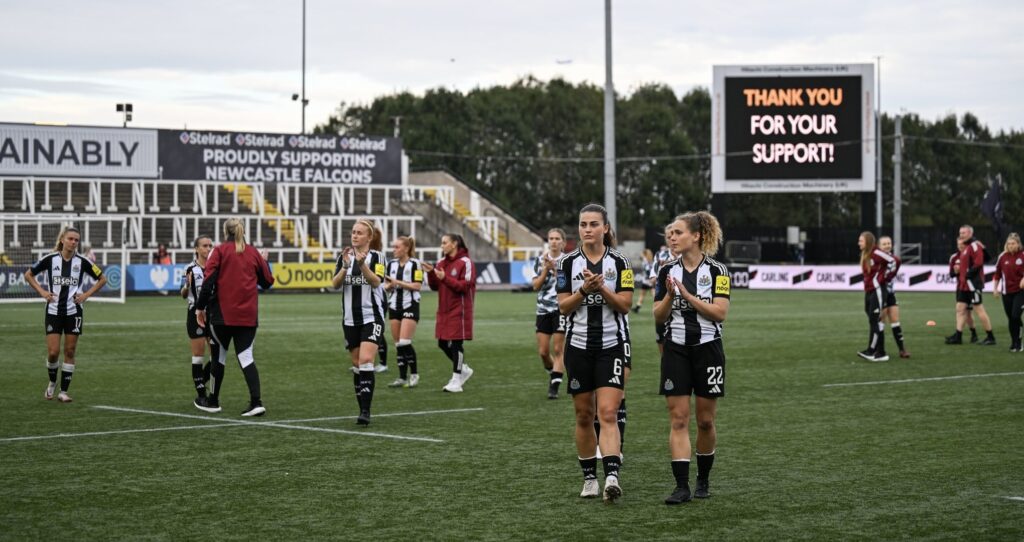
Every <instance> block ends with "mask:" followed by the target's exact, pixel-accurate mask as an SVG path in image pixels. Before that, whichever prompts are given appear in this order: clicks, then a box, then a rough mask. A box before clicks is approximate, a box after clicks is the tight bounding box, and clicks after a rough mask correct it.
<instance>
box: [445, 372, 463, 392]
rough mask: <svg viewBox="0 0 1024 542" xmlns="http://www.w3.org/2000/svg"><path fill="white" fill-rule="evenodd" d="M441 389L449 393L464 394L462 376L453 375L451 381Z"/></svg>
mask: <svg viewBox="0 0 1024 542" xmlns="http://www.w3.org/2000/svg"><path fill="white" fill-rule="evenodd" d="M441 389H442V390H443V391H446V392H448V393H462V376H461V375H459V374H458V373H452V378H451V380H449V381H448V383H447V384H445V385H444V387H443V388H441Z"/></svg>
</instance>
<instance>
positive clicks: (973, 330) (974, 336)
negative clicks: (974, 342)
mask: <svg viewBox="0 0 1024 542" xmlns="http://www.w3.org/2000/svg"><path fill="white" fill-rule="evenodd" d="M959 334H960V333H959V332H957V335H959ZM971 338H972V339H977V338H978V330H977V329H975V328H973V327H972V328H971Z"/></svg>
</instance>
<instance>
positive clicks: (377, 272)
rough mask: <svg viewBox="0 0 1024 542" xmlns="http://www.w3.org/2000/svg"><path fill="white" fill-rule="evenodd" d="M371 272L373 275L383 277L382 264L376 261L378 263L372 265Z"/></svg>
mask: <svg viewBox="0 0 1024 542" xmlns="http://www.w3.org/2000/svg"><path fill="white" fill-rule="evenodd" d="M373 273H374V274H375V275H377V276H378V277H383V276H384V264H382V263H378V264H376V265H374V266H373Z"/></svg>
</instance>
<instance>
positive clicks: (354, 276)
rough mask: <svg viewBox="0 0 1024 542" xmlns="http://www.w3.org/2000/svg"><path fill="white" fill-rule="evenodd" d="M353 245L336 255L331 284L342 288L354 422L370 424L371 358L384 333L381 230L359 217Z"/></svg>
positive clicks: (372, 380) (374, 380)
mask: <svg viewBox="0 0 1024 542" xmlns="http://www.w3.org/2000/svg"><path fill="white" fill-rule="evenodd" d="M351 240H352V246H349V247H345V248H344V249H343V250H342V251H341V255H339V256H338V262H337V265H335V268H334V278H333V279H332V281H331V282H332V284H333V286H334V287H335V288H341V289H342V309H343V312H344V324H343V325H342V328H343V329H344V332H345V349H347V350H348V351H349V354H350V356H351V359H352V372H353V376H352V385H353V387H354V388H355V392H356V402H357V403H359V416H358V417H357V418H356V423H357V424H359V425H370V406H371V404H372V403H373V389H374V386H375V384H376V379H375V378H374V370H373V360H374V358H375V357H376V356H377V348H378V346H379V344H380V339H381V336H382V335H383V334H384V286H383V283H384V271H385V270H384V254H383V253H382V252H381V248H383V243H382V241H381V232H380V230H379V229H377V227H376V226H375V225H374V223H373V221H371V220H369V219H366V218H362V219H359V220H357V221H356V223H355V224H353V225H352V233H351Z"/></svg>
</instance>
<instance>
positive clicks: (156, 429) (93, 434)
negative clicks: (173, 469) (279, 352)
mask: <svg viewBox="0 0 1024 542" xmlns="http://www.w3.org/2000/svg"><path fill="white" fill-rule="evenodd" d="M235 425H236V424H233V423H206V424H203V425H176V426H173V427H149V428H146V429H119V430H116V431H90V432H88V433H57V434H56V435H33V436H27V437H10V438H0V442H21V441H26V440H45V439H55V438H74V437H102V436H106V435H126V434H130V433H156V432H160V431H185V430H191V429H211V428H215V427H233V426H235Z"/></svg>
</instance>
